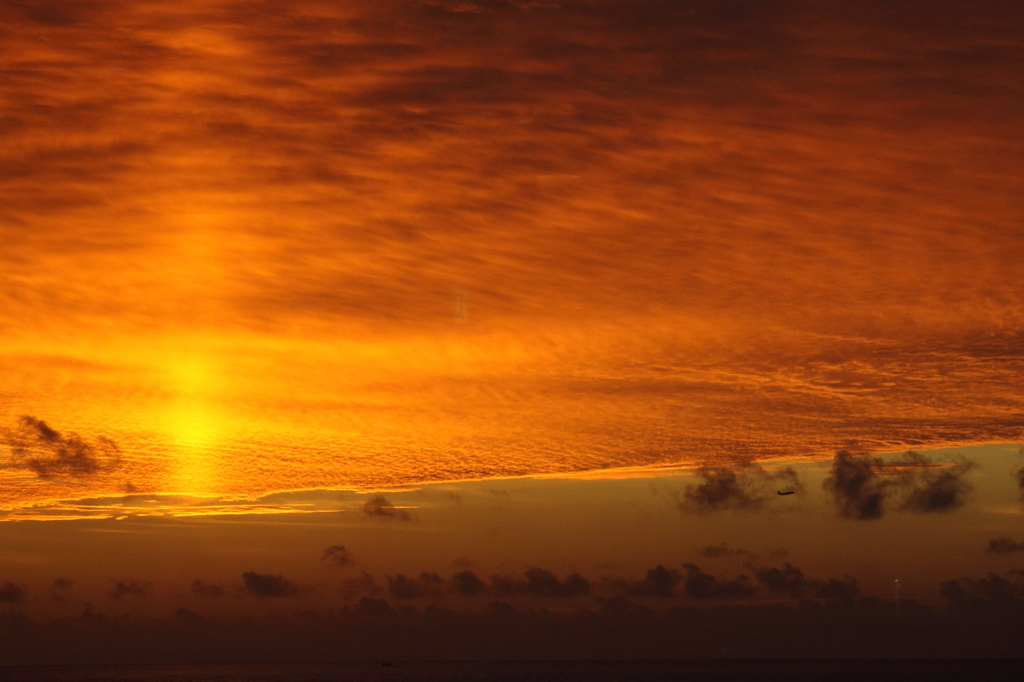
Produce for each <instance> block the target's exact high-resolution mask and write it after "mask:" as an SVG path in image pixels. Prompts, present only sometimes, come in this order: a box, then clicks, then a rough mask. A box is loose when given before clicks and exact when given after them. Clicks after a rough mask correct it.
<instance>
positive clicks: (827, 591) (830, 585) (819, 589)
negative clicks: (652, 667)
mask: <svg viewBox="0 0 1024 682" xmlns="http://www.w3.org/2000/svg"><path fill="white" fill-rule="evenodd" d="M859 594H860V588H859V587H858V586H857V580H856V578H853V577H851V576H849V575H847V576H844V577H842V578H829V579H828V580H825V581H824V582H818V581H815V583H814V597H815V598H816V599H843V600H845V599H853V598H855V597H857V596H858V595H859Z"/></svg>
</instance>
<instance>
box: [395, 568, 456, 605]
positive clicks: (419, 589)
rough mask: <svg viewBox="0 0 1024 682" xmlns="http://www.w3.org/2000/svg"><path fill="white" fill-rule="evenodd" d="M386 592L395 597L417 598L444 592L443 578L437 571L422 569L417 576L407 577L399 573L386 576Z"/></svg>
mask: <svg viewBox="0 0 1024 682" xmlns="http://www.w3.org/2000/svg"><path fill="white" fill-rule="evenodd" d="M387 581H388V592H389V593H390V594H391V596H392V597H394V598H396V599H417V598H419V597H427V596H437V595H439V594H442V593H443V592H444V588H445V581H444V578H442V577H441V576H439V575H438V574H437V573H428V572H426V571H424V572H423V573H420V574H419V577H417V578H407V577H406V576H404V575H402V574H401V573H399V574H398V575H396V576H395V577H393V578H392V577H391V576H390V575H389V576H387Z"/></svg>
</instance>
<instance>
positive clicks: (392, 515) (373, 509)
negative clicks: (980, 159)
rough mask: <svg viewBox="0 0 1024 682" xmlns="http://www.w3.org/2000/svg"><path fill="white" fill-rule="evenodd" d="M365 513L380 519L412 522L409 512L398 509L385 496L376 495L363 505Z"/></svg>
mask: <svg viewBox="0 0 1024 682" xmlns="http://www.w3.org/2000/svg"><path fill="white" fill-rule="evenodd" d="M363 513H364V514H366V515H367V516H374V517H380V518H385V519H398V520H400V521H411V520H412V516H410V515H409V512H407V511H405V510H404V509H402V508H400V507H396V506H394V505H393V504H391V503H390V502H388V500H387V498H386V497H384V496H383V495H374V496H373V497H371V498H370V499H368V500H367V501H366V503H365V504H364V505H363Z"/></svg>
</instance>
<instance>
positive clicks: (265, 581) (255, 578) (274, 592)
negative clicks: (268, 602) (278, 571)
mask: <svg viewBox="0 0 1024 682" xmlns="http://www.w3.org/2000/svg"><path fill="white" fill-rule="evenodd" d="M242 582H244V583H245V591H246V592H248V593H249V594H251V595H253V596H256V597H292V596H295V595H296V594H297V593H298V588H297V587H296V586H295V585H293V584H292V583H290V582H288V581H287V580H285V579H284V578H283V577H282V576H279V575H269V574H263V573H255V572H253V571H247V572H245V573H243V574H242Z"/></svg>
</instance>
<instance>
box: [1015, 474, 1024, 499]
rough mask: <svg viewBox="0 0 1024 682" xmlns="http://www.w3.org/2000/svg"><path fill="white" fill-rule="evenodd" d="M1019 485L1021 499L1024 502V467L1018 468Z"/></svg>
mask: <svg viewBox="0 0 1024 682" xmlns="http://www.w3.org/2000/svg"><path fill="white" fill-rule="evenodd" d="M1016 478H1017V487H1018V488H1020V501H1021V502H1024V467H1021V468H1020V469H1018V470H1017V475H1016Z"/></svg>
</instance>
